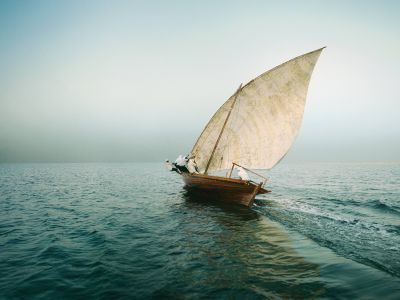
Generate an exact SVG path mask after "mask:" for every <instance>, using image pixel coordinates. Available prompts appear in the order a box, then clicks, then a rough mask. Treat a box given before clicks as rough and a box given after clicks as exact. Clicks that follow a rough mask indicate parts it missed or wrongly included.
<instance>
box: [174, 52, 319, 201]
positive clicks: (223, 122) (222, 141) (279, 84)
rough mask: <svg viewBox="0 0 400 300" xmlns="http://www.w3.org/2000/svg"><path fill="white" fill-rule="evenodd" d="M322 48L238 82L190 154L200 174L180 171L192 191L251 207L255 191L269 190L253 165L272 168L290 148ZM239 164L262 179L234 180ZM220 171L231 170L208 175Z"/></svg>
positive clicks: (258, 192)
mask: <svg viewBox="0 0 400 300" xmlns="http://www.w3.org/2000/svg"><path fill="white" fill-rule="evenodd" d="M324 48H325V47H324ZM324 48H321V49H318V50H315V51H312V52H309V53H306V54H304V55H301V56H298V57H296V58H294V59H291V60H289V61H287V62H285V63H283V64H281V65H279V66H277V67H275V68H273V69H271V70H269V71H267V72H265V73H263V74H261V75H260V76H258V77H256V78H255V79H253V80H251V81H250V82H248V83H247V84H246V85H244V86H242V85H240V87H239V88H238V89H237V91H236V92H235V93H234V94H233V95H232V96H231V97H230V98H229V99H228V100H227V101H226V102H225V103H224V104H223V105H222V106H221V107H220V108H219V109H218V110H217V112H216V113H215V114H214V116H213V117H212V118H211V120H210V121H209V122H208V124H207V125H206V127H205V128H204V130H203V132H202V133H201V134H200V136H199V138H198V139H197V142H196V144H195V145H194V147H193V149H192V151H191V153H190V157H192V158H194V159H195V161H196V163H197V167H198V171H199V172H198V173H197V172H193V173H190V172H182V173H181V175H182V178H183V181H184V183H185V185H186V187H187V188H188V189H190V190H196V191H203V192H205V194H206V195H210V196H211V195H213V196H214V198H218V199H219V200H221V201H227V202H233V203H237V204H241V205H245V206H248V207H250V206H252V204H253V202H254V198H255V197H256V195H258V194H265V193H268V192H270V190H267V189H265V188H264V185H265V184H266V181H267V178H265V177H264V176H262V175H260V174H258V173H256V172H254V169H271V168H272V167H274V166H275V165H276V164H277V163H278V162H279V161H280V160H281V159H282V158H283V157H284V156H285V154H286V153H287V152H288V150H289V149H290V147H291V145H292V143H293V141H294V139H295V137H296V135H297V133H298V131H299V128H300V125H301V120H302V117H303V111H304V106H305V101H306V96H307V90H308V85H309V82H310V78H311V74H312V71H313V69H314V66H315V64H316V62H317V60H318V58H319V56H320V54H321V52H322V50H323V49H324ZM235 167H242V168H243V169H245V170H247V171H248V172H251V173H252V174H253V175H256V176H258V177H259V178H260V181H258V182H257V181H248V180H241V179H235V178H232V172H233V170H234V168H235ZM220 170H227V171H228V172H227V174H226V176H216V175H210V174H209V173H210V172H216V171H220Z"/></svg>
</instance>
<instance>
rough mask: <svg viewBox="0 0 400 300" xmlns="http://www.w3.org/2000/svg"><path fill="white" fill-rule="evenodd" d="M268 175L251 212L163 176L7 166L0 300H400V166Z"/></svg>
mask: <svg viewBox="0 0 400 300" xmlns="http://www.w3.org/2000/svg"><path fill="white" fill-rule="evenodd" d="M266 174H267V175H268V177H269V178H270V183H269V187H270V188H271V189H272V190H273V193H271V194H268V195H262V196H260V197H258V198H257V200H256V203H255V206H254V207H253V208H252V209H251V210H248V209H243V208H240V207H232V206H230V205H224V204H218V203H207V202H205V201H203V199H198V198H193V197H192V196H191V195H189V194H188V193H187V192H186V191H185V190H184V189H183V184H182V182H181V180H180V178H179V177H178V176H177V175H176V174H174V173H169V172H167V171H166V170H165V169H164V168H163V165H162V164H154V163H153V164H1V165H0V299H57V298H59V299H210V298H216V299H282V298H284V299H291V298H293V299H304V298H307V299H310V298H311V299H357V298H359V299H400V184H399V183H400V164H298V165H280V166H278V167H277V168H276V169H274V170H273V171H271V172H267V173H266Z"/></svg>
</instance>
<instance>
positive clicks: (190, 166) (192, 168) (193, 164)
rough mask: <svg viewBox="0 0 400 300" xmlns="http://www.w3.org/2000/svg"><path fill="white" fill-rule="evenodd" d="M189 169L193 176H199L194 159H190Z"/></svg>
mask: <svg viewBox="0 0 400 300" xmlns="http://www.w3.org/2000/svg"><path fill="white" fill-rule="evenodd" d="M187 168H188V170H189V172H190V173H191V174H193V173H195V174H199V169H198V168H197V164H196V161H195V160H194V157H191V158H189V160H188V163H187Z"/></svg>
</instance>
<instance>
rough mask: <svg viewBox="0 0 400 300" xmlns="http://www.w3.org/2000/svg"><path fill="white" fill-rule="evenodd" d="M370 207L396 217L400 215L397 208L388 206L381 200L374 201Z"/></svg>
mask: <svg viewBox="0 0 400 300" xmlns="http://www.w3.org/2000/svg"><path fill="white" fill-rule="evenodd" d="M370 206H371V207H373V208H375V209H378V210H380V211H382V212H387V213H392V214H396V215H400V211H399V210H397V209H396V208H395V207H393V206H391V205H388V204H386V203H383V202H382V201H381V200H373V201H371V202H370Z"/></svg>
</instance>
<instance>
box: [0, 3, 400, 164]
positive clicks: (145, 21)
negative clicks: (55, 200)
mask: <svg viewBox="0 0 400 300" xmlns="http://www.w3.org/2000/svg"><path fill="white" fill-rule="evenodd" d="M399 15H400V1H351V3H350V1H232V0H229V1H163V2H162V1H50V0H49V1H4V0H3V1H0V162H7V161H157V160H163V159H165V158H167V157H168V158H175V157H176V156H177V155H178V154H180V153H187V152H189V151H190V149H191V147H192V145H193V143H194V142H195V140H196V139H197V136H198V135H199V134H200V132H201V130H202V129H203V127H204V125H205V124H206V122H207V121H208V120H209V118H210V117H211V115H212V114H213V113H214V112H215V110H216V109H217V108H218V107H219V106H220V105H221V104H222V103H223V102H224V101H225V100H226V99H227V98H228V97H229V96H230V95H231V94H232V93H233V92H234V91H235V89H236V88H237V86H238V85H239V84H240V83H241V82H243V83H246V82H247V81H249V80H251V79H252V78H254V77H255V76H257V75H259V74H261V73H262V72H264V71H266V70H268V69H270V68H272V67H274V66H276V65H278V64H280V63H282V62H284V61H286V60H288V59H291V58H293V57H295V56H298V55H300V54H303V53H306V52H309V51H311V50H315V49H317V48H320V47H322V46H327V48H326V49H325V50H324V52H323V53H322V55H321V57H320V60H319V62H318V63H317V66H316V68H315V71H314V74H313V77H312V80H311V84H310V89H309V95H308V99H307V105H306V111H305V114H304V119H303V126H302V128H301V130H300V135H299V136H298V139H297V140H296V142H295V145H294V147H293V148H292V150H291V152H290V153H289V155H288V156H287V158H286V161H310V160H316V161H342V160H343V161H394V160H396V161H399V160H400V17H399Z"/></svg>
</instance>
